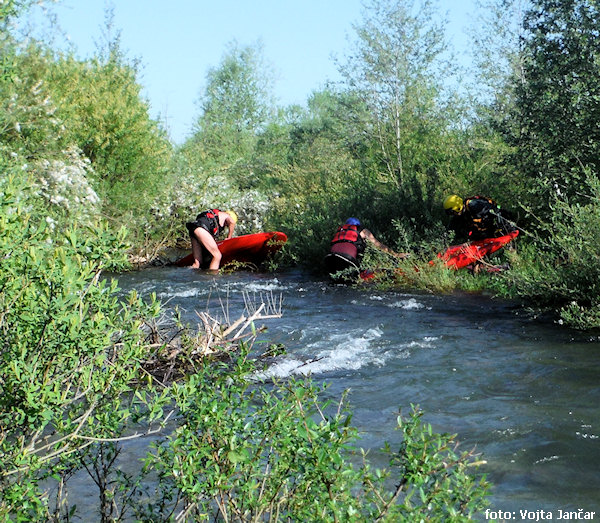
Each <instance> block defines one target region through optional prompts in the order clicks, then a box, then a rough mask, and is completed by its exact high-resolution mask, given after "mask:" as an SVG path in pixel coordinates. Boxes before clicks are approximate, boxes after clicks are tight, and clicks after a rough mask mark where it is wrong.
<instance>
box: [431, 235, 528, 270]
mask: <svg viewBox="0 0 600 523" xmlns="http://www.w3.org/2000/svg"><path fill="white" fill-rule="evenodd" d="M518 235H519V231H518V230H515V231H513V232H511V233H509V234H505V235H504V236H499V237H498V238H486V239H484V240H476V241H472V242H467V243H461V244H460V245H453V246H451V247H448V248H447V249H446V251H445V252H444V253H440V254H438V258H441V259H442V260H444V262H445V264H446V266H447V267H450V268H451V269H462V268H464V267H467V266H468V265H471V264H472V263H474V262H477V261H480V260H481V259H482V258H483V257H484V256H487V255H488V254H492V253H494V252H496V251H497V250H498V249H501V248H502V247H504V246H505V245H506V244H507V243H509V242H511V241H512V240H514V239H515V238H516V237H517V236H518Z"/></svg>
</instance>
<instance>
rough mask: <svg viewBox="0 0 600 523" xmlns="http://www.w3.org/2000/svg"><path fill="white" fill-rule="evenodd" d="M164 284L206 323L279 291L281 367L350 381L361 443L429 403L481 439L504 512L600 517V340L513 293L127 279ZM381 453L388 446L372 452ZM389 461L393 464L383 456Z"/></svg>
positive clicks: (276, 330)
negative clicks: (540, 313)
mask: <svg viewBox="0 0 600 523" xmlns="http://www.w3.org/2000/svg"><path fill="white" fill-rule="evenodd" d="M119 282H120V286H121V288H122V289H124V290H129V289H136V290H137V291H138V292H139V293H141V294H142V295H148V294H149V293H151V292H155V293H156V294H157V296H158V297H159V299H160V300H161V301H163V302H165V303H166V307H167V308H171V307H175V306H178V307H179V308H180V309H182V310H183V311H184V319H187V320H188V321H190V322H195V320H196V314H195V312H196V311H205V310H207V308H208V309H209V310H210V311H211V312H212V313H213V315H215V316H220V315H222V313H221V308H222V305H221V304H222V303H227V304H228V309H229V314H230V315H231V319H232V320H234V319H237V318H238V317H239V316H240V315H241V314H242V312H243V309H244V297H243V295H244V293H249V294H250V296H253V297H255V298H256V299H257V300H259V299H260V297H261V296H264V295H270V294H271V293H272V294H273V295H274V296H280V295H281V296H282V298H283V308H282V312H283V317H282V318H280V319H274V320H265V321H264V322H263V323H264V324H265V325H266V326H267V327H268V331H267V332H266V333H265V334H263V335H262V337H261V338H260V339H261V340H264V341H269V342H273V343H282V344H284V345H285V347H286V349H287V354H286V355H284V356H281V357H279V359H277V360H276V361H275V362H274V363H273V364H272V365H271V366H270V367H269V368H268V369H267V371H266V372H267V374H269V375H271V376H279V377H285V376H290V375H293V374H306V373H310V374H311V375H312V376H313V378H314V379H315V381H317V382H319V383H321V382H327V383H328V384H329V388H328V390H327V394H328V396H330V397H335V398H338V397H340V396H341V394H342V392H343V391H344V390H346V389H350V396H349V401H350V404H351V408H352V411H353V413H354V417H353V421H354V424H355V426H357V427H358V428H359V429H360V430H361V432H362V434H363V436H362V439H361V442H360V445H361V446H362V447H363V448H370V449H373V450H374V451H377V450H378V449H380V448H381V447H382V446H383V444H384V442H386V441H388V442H390V443H392V444H395V443H397V442H398V441H399V434H398V431H396V430H395V427H396V417H397V414H398V411H399V410H400V409H402V411H403V412H406V413H407V412H408V411H409V410H410V404H411V403H413V404H418V405H419V406H420V407H421V408H422V409H423V410H424V411H425V416H424V419H425V421H427V422H429V423H431V424H432V425H433V427H434V429H435V430H436V431H438V432H449V433H456V434H458V439H459V441H460V442H461V447H462V448H463V449H464V450H467V449H470V448H472V447H473V446H476V448H477V451H478V452H481V453H482V454H483V458H484V459H485V460H487V465H485V466H484V467H483V468H482V469H483V471H484V472H485V473H486V474H487V476H488V478H489V479H490V480H491V482H492V483H493V484H494V487H493V490H492V496H491V498H490V501H491V508H492V509H493V510H502V511H508V512H517V520H520V517H518V511H519V510H530V511H537V510H545V511H553V516H554V519H556V518H557V517H558V514H559V513H558V509H562V510H577V509H583V510H585V511H596V514H597V518H596V519H597V520H600V515H599V513H600V401H599V400H600V381H599V377H600V343H599V342H598V340H597V339H596V338H590V336H587V335H582V334H578V333H574V332H572V331H568V330H565V329H563V328H561V327H559V326H556V325H553V324H547V323H541V322H535V321H533V320H531V319H530V318H527V317H525V316H524V315H523V314H519V310H518V309H517V308H515V307H514V306H513V305H512V304H511V303H507V302H503V301H499V300H494V299H491V298H489V297H485V296H478V295H464V294H461V295H452V296H433V295H426V294H410V293H403V292H393V291H386V292H383V291H377V290H375V289H374V288H373V287H371V286H369V285H365V286H363V287H364V288H361V289H355V288H349V287H345V286H336V285H332V284H330V283H328V282H327V281H324V280H318V279H315V278H314V277H312V276H310V275H307V274H305V273H301V272H285V273H277V274H255V273H242V272H240V273H235V274H231V275H216V276H213V275H207V274H206V273H203V272H200V271H193V270H190V269H181V268H157V269H149V270H145V271H140V272H136V273H131V274H125V275H121V276H120V277H119ZM372 456H374V459H375V460H377V452H374V454H372ZM382 464H384V463H383V462H382Z"/></svg>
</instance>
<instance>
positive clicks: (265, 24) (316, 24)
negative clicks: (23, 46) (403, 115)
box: [52, 0, 474, 143]
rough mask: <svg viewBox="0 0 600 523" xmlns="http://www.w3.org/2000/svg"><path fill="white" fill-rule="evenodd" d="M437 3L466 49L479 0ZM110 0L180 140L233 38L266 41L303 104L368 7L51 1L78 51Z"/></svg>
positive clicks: (278, 89) (283, 92) (287, 97)
mask: <svg viewBox="0 0 600 523" xmlns="http://www.w3.org/2000/svg"><path fill="white" fill-rule="evenodd" d="M439 3H440V6H441V9H442V11H444V12H447V13H448V17H449V22H450V27H449V29H450V33H449V36H450V38H451V39H452V42H453V46H454V48H455V49H456V51H457V52H458V53H459V54H460V53H465V49H466V48H467V44H466V41H467V40H466V37H465V36H464V29H465V27H466V25H467V24H468V23H469V22H470V21H471V20H472V19H473V14H474V7H473V5H474V0H440V2H439ZM107 6H111V7H112V8H113V9H114V26H115V29H116V30H118V31H120V32H121V46H122V49H123V51H124V52H125V54H126V56H127V58H129V59H133V58H137V59H139V60H140V62H141V66H142V67H141V76H140V78H139V80H140V82H141V84H142V85H143V87H144V96H145V97H146V98H147V99H148V100H149V102H150V105H151V116H152V117H153V118H159V117H160V119H161V121H162V122H163V125H165V126H166V127H167V129H168V131H169V135H170V137H171V139H172V140H173V141H174V142H175V143H182V142H183V141H184V140H185V138H187V137H188V136H189V134H190V131H191V126H192V123H193V121H194V120H195V118H196V117H197V116H198V107H197V100H198V96H199V94H200V93H201V92H202V88H203V86H204V82H205V79H206V74H207V72H208V70H209V69H210V68H211V67H216V66H218V65H219V63H220V61H221V58H222V57H223V54H224V53H225V51H226V50H227V46H228V44H230V43H231V42H233V41H236V42H237V43H238V44H240V45H242V46H243V45H252V44H255V43H257V42H259V41H260V42H262V44H263V52H264V58H265V60H266V61H267V62H268V63H270V64H271V65H272V67H273V69H274V72H275V80H276V84H275V96H276V98H277V101H278V102H279V104H281V105H288V104H293V103H298V104H304V103H305V102H306V100H307V98H308V96H309V95H310V93H311V92H312V91H313V90H316V89H319V88H320V87H322V86H323V85H324V84H325V82H326V81H327V80H335V79H337V78H338V75H337V70H336V67H335V64H334V62H333V60H332V55H336V56H339V57H343V56H344V54H345V52H346V51H347V50H348V48H349V44H348V38H349V37H350V38H352V39H353V37H354V33H353V30H352V24H355V23H357V22H360V19H361V13H362V4H361V1H360V0H170V1H164V0H160V1H159V0H113V1H110V0H59V1H58V3H57V5H55V6H53V7H52V10H53V11H55V12H56V14H57V15H58V23H59V25H60V27H61V28H62V30H63V31H64V33H65V34H66V35H67V36H68V38H69V40H70V42H71V43H72V44H73V45H74V47H75V49H76V54H77V56H79V57H80V58H86V57H89V56H91V55H92V54H93V53H94V52H95V50H96V49H97V43H98V42H100V41H101V35H102V32H103V28H104V19H105V11H106V7H107ZM58 43H59V42H57V44H58Z"/></svg>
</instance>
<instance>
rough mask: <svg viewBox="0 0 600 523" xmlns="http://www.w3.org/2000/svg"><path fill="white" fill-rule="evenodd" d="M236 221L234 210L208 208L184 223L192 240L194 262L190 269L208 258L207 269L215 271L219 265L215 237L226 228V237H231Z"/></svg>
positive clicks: (219, 256)
mask: <svg viewBox="0 0 600 523" xmlns="http://www.w3.org/2000/svg"><path fill="white" fill-rule="evenodd" d="M237 221H238V217H237V214H236V213H235V212H234V211H221V210H219V209H209V210H207V211H203V212H201V213H200V214H199V215H198V216H196V219H195V220H194V221H193V222H187V223H186V224H185V226H186V228H187V230H188V232H189V234H190V240H191V242H192V255H193V257H194V262H193V264H192V266H191V267H192V269H199V268H201V267H202V265H203V262H205V261H207V260H208V258H209V256H212V259H211V260H210V265H209V267H208V269H209V270H212V271H217V270H219V267H220V265H221V256H222V255H221V251H220V250H219V247H218V245H217V238H218V237H219V236H220V234H221V233H222V232H223V231H224V230H225V228H226V227H227V228H228V234H227V239H230V238H232V237H233V231H234V229H235V225H236V223H237Z"/></svg>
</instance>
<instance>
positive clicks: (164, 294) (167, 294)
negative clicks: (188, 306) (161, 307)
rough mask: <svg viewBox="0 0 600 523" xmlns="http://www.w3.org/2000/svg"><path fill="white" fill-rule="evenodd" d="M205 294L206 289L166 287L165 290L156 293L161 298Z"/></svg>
mask: <svg viewBox="0 0 600 523" xmlns="http://www.w3.org/2000/svg"><path fill="white" fill-rule="evenodd" d="M200 295H206V289H198V288H196V289H183V290H181V291H176V290H173V289H167V290H166V291H165V292H161V293H159V294H158V297H159V298H161V299H166V298H193V297H195V296H200Z"/></svg>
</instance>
